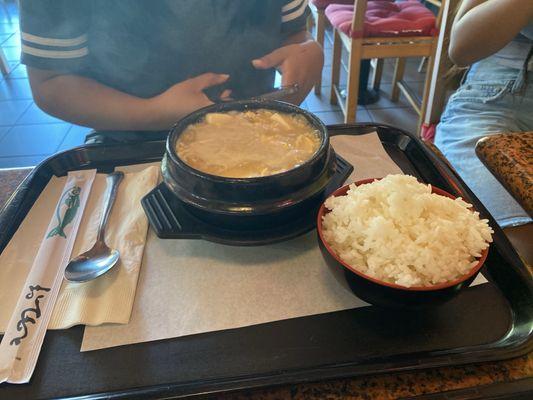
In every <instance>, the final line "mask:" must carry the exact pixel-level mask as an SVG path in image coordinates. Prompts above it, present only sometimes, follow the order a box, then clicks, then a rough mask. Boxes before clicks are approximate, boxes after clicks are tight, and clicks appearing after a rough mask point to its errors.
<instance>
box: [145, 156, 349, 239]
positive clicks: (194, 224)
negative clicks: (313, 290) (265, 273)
mask: <svg viewBox="0 0 533 400" xmlns="http://www.w3.org/2000/svg"><path fill="white" fill-rule="evenodd" d="M336 165H337V168H336V171H335V175H334V176H333V177H332V178H331V180H330V182H329V184H328V186H327V187H326V190H325V191H324V193H323V195H322V196H321V197H320V198H319V199H318V200H317V202H316V206H314V207H310V208H309V211H308V212H306V213H305V214H303V215H302V216H301V217H299V218H297V219H295V220H291V221H288V222H287V223H285V224H281V225H278V226H275V227H270V228H266V229H253V230H237V229H236V230H232V229H227V228H221V227H219V226H216V225H212V224H209V223H207V222H205V221H203V220H201V219H200V218H198V217H197V216H195V215H193V214H191V212H190V211H189V210H188V209H187V206H186V205H185V204H184V203H183V202H182V201H180V200H179V199H178V198H177V197H176V196H174V195H173V194H172V193H171V192H170V191H169V190H168V188H167V187H166V185H165V184H164V183H160V184H159V185H158V186H157V187H155V188H154V189H153V190H152V191H151V192H150V193H148V194H147V195H146V196H145V197H144V198H143V199H142V205H143V208H144V211H145V212H146V215H147V216H148V221H150V225H151V226H152V228H153V229H154V231H155V233H156V234H157V236H158V237H160V238H161V239H204V240H208V241H211V242H217V243H222V244H228V245H234V246H259V245H265V244H270V243H276V242H281V241H284V240H287V239H291V238H294V237H296V236H299V235H302V234H304V233H306V232H309V231H311V230H312V229H314V228H315V223H316V221H315V220H316V215H317V211H318V208H319V207H320V204H321V203H322V201H323V200H325V199H326V197H327V196H329V195H330V194H331V193H332V192H333V191H334V190H336V189H337V188H339V187H340V186H341V185H342V184H343V183H344V181H345V180H346V179H347V178H348V176H350V174H351V173H352V171H353V166H352V165H351V164H349V163H348V162H347V161H346V160H344V159H343V158H342V157H340V156H339V155H337V164H336Z"/></svg>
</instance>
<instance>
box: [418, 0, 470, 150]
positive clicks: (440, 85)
mask: <svg viewBox="0 0 533 400" xmlns="http://www.w3.org/2000/svg"><path fill="white" fill-rule="evenodd" d="M461 1H462V0H447V1H443V2H442V7H441V14H442V17H441V21H440V31H439V37H438V41H437V49H436V52H435V61H434V65H433V67H432V75H433V76H432V77H431V79H430V83H429V89H428V98H427V106H426V112H425V114H424V115H423V121H422V122H423V123H422V127H421V136H422V139H424V140H427V141H433V138H434V136H435V128H436V125H437V124H438V123H439V121H440V116H441V114H442V112H443V111H444V107H445V106H446V101H447V98H448V93H450V92H451V91H453V90H455V89H457V87H458V86H459V81H460V76H457V77H455V79H453V78H450V77H448V76H447V73H448V71H449V70H450V68H451V67H452V65H453V62H452V61H451V60H450V58H449V57H448V48H449V44H450V33H451V30H452V25H453V16H454V10H456V9H457V7H458V6H459V4H460V2H461Z"/></svg>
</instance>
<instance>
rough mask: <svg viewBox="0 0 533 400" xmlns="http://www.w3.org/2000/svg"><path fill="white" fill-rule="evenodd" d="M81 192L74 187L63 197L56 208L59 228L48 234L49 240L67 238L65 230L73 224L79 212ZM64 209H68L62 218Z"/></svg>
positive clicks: (78, 188) (77, 187)
mask: <svg viewBox="0 0 533 400" xmlns="http://www.w3.org/2000/svg"><path fill="white" fill-rule="evenodd" d="M80 192H81V188H80V187H79V186H73V187H71V188H70V189H69V190H67V191H66V192H65V193H64V194H63V196H61V199H60V201H59V204H58V205H57V208H56V218H57V226H56V227H55V228H53V229H52V230H51V231H50V232H48V235H46V238H47V239H49V238H51V237H54V236H61V237H63V238H66V237H67V235H66V234H65V228H66V226H67V225H68V224H70V223H71V222H72V220H73V219H74V217H75V216H76V213H77V212H78V208H79V206H80ZM64 207H66V210H65V213H64V214H63V217H61V210H62V209H63V208H64Z"/></svg>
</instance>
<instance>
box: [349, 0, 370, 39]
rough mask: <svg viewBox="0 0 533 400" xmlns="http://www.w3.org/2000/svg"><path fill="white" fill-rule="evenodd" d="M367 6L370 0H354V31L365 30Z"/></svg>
mask: <svg viewBox="0 0 533 400" xmlns="http://www.w3.org/2000/svg"><path fill="white" fill-rule="evenodd" d="M367 6H368V0H354V2H353V11H354V12H353V19H352V31H355V32H363V30H364V28H365V13H366V8H367Z"/></svg>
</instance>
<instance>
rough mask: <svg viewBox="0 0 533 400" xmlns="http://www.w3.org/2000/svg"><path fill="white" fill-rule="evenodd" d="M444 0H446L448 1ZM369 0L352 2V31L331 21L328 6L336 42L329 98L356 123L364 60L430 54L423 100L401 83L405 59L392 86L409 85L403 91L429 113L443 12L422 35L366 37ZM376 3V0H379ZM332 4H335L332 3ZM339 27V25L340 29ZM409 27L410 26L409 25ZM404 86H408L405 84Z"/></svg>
mask: <svg viewBox="0 0 533 400" xmlns="http://www.w3.org/2000/svg"><path fill="white" fill-rule="evenodd" d="M446 2H447V0H444V1H443V3H446ZM367 3H368V0H355V1H354V4H353V15H352V16H351V17H352V19H351V26H350V29H349V33H347V32H343V31H342V30H341V29H344V30H346V26H344V28H343V27H341V26H336V22H337V21H331V20H332V18H330V12H329V11H330V8H327V9H326V16H327V17H328V19H330V22H332V25H333V27H334V42H333V56H332V58H333V59H332V88H331V93H330V101H331V103H332V104H337V103H338V104H339V105H340V106H341V109H342V111H343V114H344V120H345V122H346V123H353V122H355V121H356V109H357V96H358V89H359V69H360V64H361V60H365V59H373V58H376V59H384V58H399V59H402V58H405V57H428V70H427V73H426V80H425V85H424V96H423V99H422V102H421V104H418V103H417V101H416V100H415V96H413V94H412V92H411V91H410V90H407V88H406V85H402V84H400V85H398V83H399V82H400V81H402V80H401V79H400V78H401V77H403V72H404V68H405V62H398V63H397V64H396V68H395V71H394V81H395V84H394V85H393V88H395V87H399V90H402V92H404V90H403V89H406V90H405V92H404V94H406V96H407V97H408V100H409V102H410V104H411V105H413V107H414V108H415V110H416V111H417V113H418V114H419V115H420V116H421V118H420V122H422V116H423V115H425V113H426V106H427V98H428V95H429V93H428V91H429V82H430V79H431V76H432V66H433V64H434V57H435V52H436V48H437V42H438V35H437V32H438V27H439V25H440V19H441V15H442V12H440V13H439V16H438V17H437V18H436V21H435V22H434V24H433V25H434V26H433V30H432V33H434V34H433V35H432V34H428V33H426V32H424V35H423V36H415V35H410V36H385V35H384V36H368V37H365V36H366V35H365V31H364V30H365V13H366V11H367ZM376 3H377V2H376ZM330 7H333V6H330ZM339 28H340V29H339ZM407 29H409V27H407ZM343 47H344V48H345V49H346V50H347V51H348V53H349V63H348V67H347V69H348V81H347V89H346V92H347V95H346V101H345V102H344V101H343V96H341V93H340V90H339V87H338V85H339V75H340V67H341V50H342V48H343ZM402 86H405V87H404V88H402Z"/></svg>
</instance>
